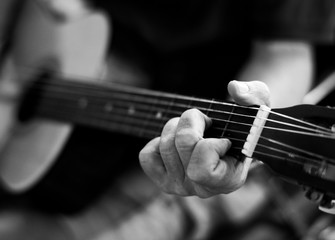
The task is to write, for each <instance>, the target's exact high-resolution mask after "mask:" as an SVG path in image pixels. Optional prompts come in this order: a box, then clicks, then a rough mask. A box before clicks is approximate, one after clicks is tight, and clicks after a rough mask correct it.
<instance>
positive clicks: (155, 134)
mask: <svg viewBox="0 0 335 240" xmlns="http://www.w3.org/2000/svg"><path fill="white" fill-rule="evenodd" d="M52 109H53V108H47V110H46V111H50V110H51V112H54V111H52ZM72 113H73V112H72ZM94 116H96V115H94ZM120 119H121V121H123V122H122V123H123V124H124V117H121V118H120ZM168 119H169V118H166V120H168ZM103 120H104V119H103ZM128 122H129V121H128ZM106 123H110V122H106V121H105V124H106ZM122 123H121V124H122ZM128 124H129V125H131V126H132V128H134V126H135V128H138V129H140V130H143V128H141V127H138V126H136V124H139V121H138V120H135V121H130V122H129V123H128ZM216 129H217V130H222V128H216ZM148 131H149V132H150V131H151V130H150V129H149V130H148ZM229 131H230V132H232V131H233V130H229ZM244 134H246V135H247V134H248V132H244ZM153 136H157V132H154V135H153ZM153 136H151V137H153ZM239 140H240V141H243V142H244V141H245V138H244V139H239ZM269 140H271V139H269ZM290 148H291V149H294V148H292V147H290ZM278 150H279V151H280V149H278ZM294 150H296V149H294ZM300 152H303V153H305V154H307V155H311V154H310V152H308V151H305V150H303V149H300ZM288 154H294V155H295V157H298V155H297V154H295V153H288ZM313 157H315V156H313ZM322 160H323V161H326V160H327V161H333V160H331V159H327V158H326V157H324V156H322ZM309 161H315V160H313V159H309ZM315 162H317V163H318V161H315Z"/></svg>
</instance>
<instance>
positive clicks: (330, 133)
mask: <svg viewBox="0 0 335 240" xmlns="http://www.w3.org/2000/svg"><path fill="white" fill-rule="evenodd" d="M211 103H213V102H211ZM216 104H217V103H216ZM233 106H235V105H233ZM182 107H183V106H182ZM249 117H250V116H249ZM268 121H273V122H276V123H279V124H285V125H288V126H293V127H299V128H302V129H305V130H308V131H315V129H308V128H306V127H302V126H299V125H292V124H289V123H283V122H278V121H275V120H271V119H268ZM323 133H324V134H329V135H333V132H331V131H330V130H329V129H327V131H326V132H323Z"/></svg>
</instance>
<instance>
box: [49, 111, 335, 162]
mask: <svg viewBox="0 0 335 240" xmlns="http://www.w3.org/2000/svg"><path fill="white" fill-rule="evenodd" d="M48 110H51V111H52V109H50V108H49V109H48ZM72 113H73V112H72ZM122 119H123V118H121V121H122ZM88 122H89V121H88ZM136 122H137V121H133V123H136ZM105 123H106V122H105ZM113 124H118V125H123V126H124V124H122V122H114V123H113ZM104 125H105V124H104ZM123 128H124V127H123ZM132 128H133V129H138V131H140V130H141V127H139V126H136V125H133V126H132ZM126 130H128V131H129V129H127V128H126ZM229 131H230V130H229ZM148 133H151V134H150V136H157V135H158V134H159V133H158V132H157V131H152V130H147V133H146V134H148ZM245 134H248V133H245ZM230 139H232V140H233V138H230ZM238 140H239V141H242V142H244V141H245V140H243V139H238ZM278 151H281V150H278ZM307 154H308V152H307ZM295 156H296V157H301V156H299V155H297V154H295ZM301 158H302V157H301ZM303 159H305V160H308V161H310V162H313V161H314V162H316V160H314V159H310V158H305V157H304V158H303ZM323 159H325V160H327V162H334V161H333V160H332V159H326V158H325V157H323Z"/></svg>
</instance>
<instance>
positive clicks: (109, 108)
mask: <svg viewBox="0 0 335 240" xmlns="http://www.w3.org/2000/svg"><path fill="white" fill-rule="evenodd" d="M104 109H105V111H106V112H111V111H113V105H112V104H111V103H106V105H105V107H104Z"/></svg>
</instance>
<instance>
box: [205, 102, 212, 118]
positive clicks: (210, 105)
mask: <svg viewBox="0 0 335 240" xmlns="http://www.w3.org/2000/svg"><path fill="white" fill-rule="evenodd" d="M213 102H214V98H212V100H211V101H210V103H209V107H208V108H207V110H206V113H205V115H206V116H208V117H210V116H209V110H211V108H212V104H213Z"/></svg>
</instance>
